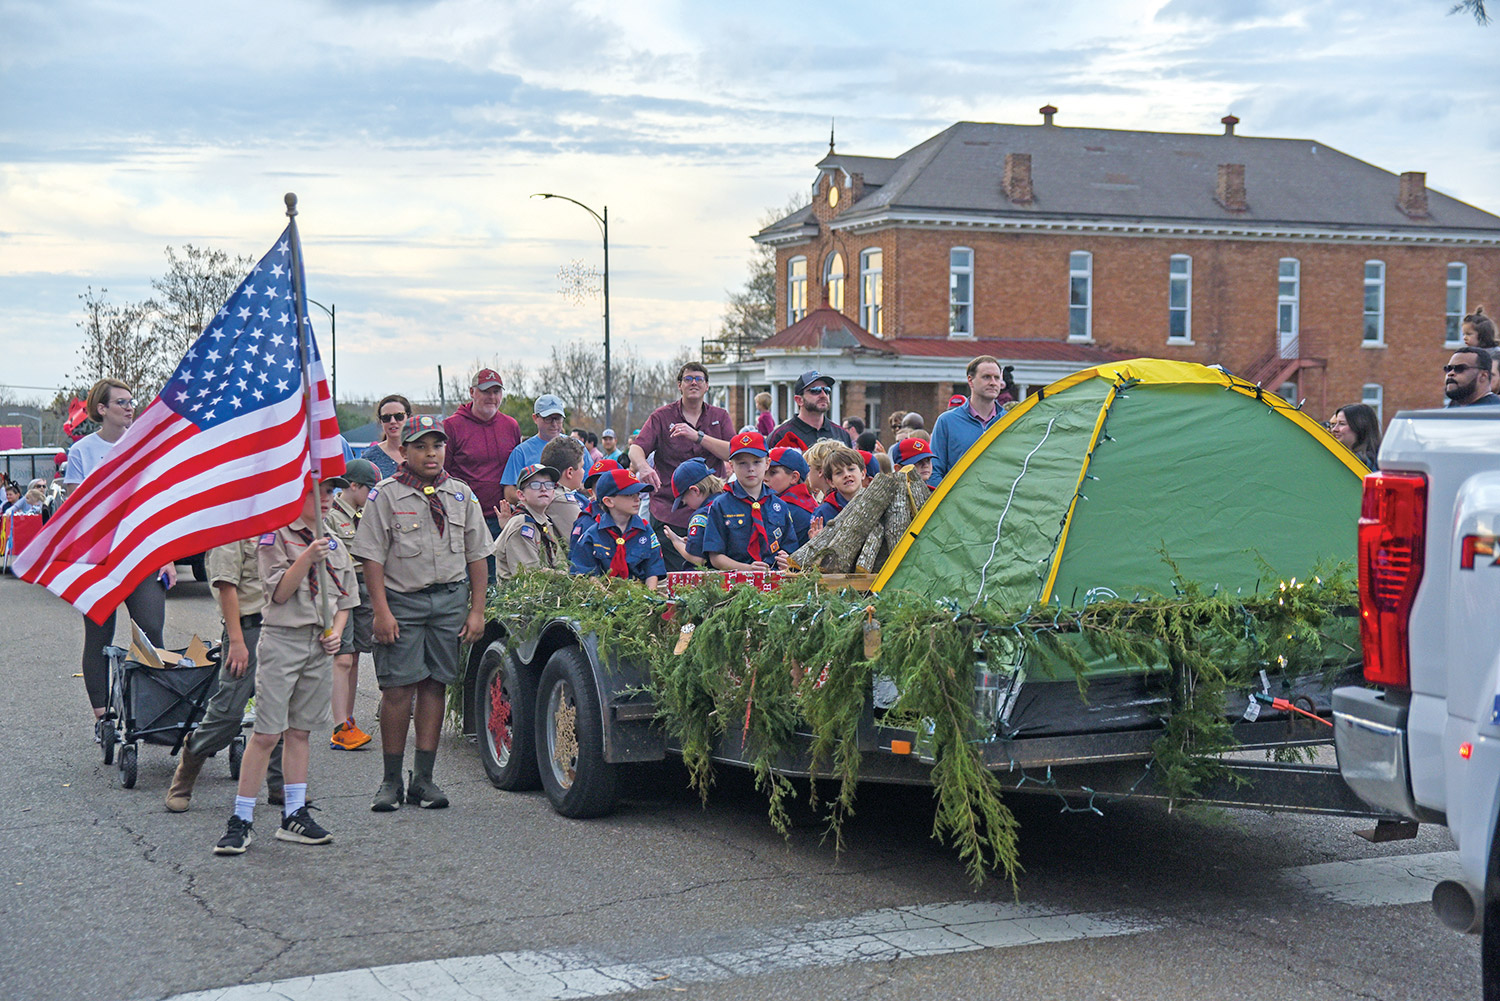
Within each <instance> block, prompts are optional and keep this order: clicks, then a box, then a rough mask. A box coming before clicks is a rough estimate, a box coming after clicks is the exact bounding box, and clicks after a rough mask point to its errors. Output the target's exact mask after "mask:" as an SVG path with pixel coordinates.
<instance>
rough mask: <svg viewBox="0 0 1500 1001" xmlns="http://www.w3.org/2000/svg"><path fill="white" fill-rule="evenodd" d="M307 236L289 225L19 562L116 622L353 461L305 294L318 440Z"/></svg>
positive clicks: (26, 572)
mask: <svg viewBox="0 0 1500 1001" xmlns="http://www.w3.org/2000/svg"><path fill="white" fill-rule="evenodd" d="M296 239H297V233H296V227H295V224H294V225H290V226H288V227H287V229H286V232H285V233H283V234H282V236H281V239H280V240H278V241H277V242H276V245H275V246H274V247H272V248H271V252H270V253H268V254H266V256H265V257H263V258H261V260H260V263H259V264H257V265H256V266H255V268H254V269H253V270H252V271H251V272H250V275H249V277H247V278H246V279H245V280H244V281H243V282H242V283H241V284H240V286H239V288H237V289H235V292H234V295H232V296H230V298H229V301H228V302H226V303H225V304H224V306H223V308H221V309H220V310H219V312H218V314H217V315H216V316H215V317H214V319H213V320H212V322H210V323H209V325H208V328H207V329H206V330H204V331H203V334H202V335H201V336H200V337H199V338H198V339H197V341H195V342H194V343H193V346H192V347H191V348H190V349H189V350H188V353H187V355H186V357H184V358H183V359H182V362H181V363H180V364H179V365H178V366H177V369H176V370H175V371H174V372H173V373H172V377H171V379H169V380H168V381H167V385H166V387H165V388H164V389H162V391H161V393H160V394H159V395H158V396H157V397H156V399H155V400H153V401H152V402H151V405H150V406H149V407H147V408H146V410H145V411H144V412H143V413H141V414H139V415H138V416H137V417H136V419H135V423H133V424H131V425H130V427H129V428H128V429H127V430H126V432H125V434H124V436H123V437H122V438H121V439H120V440H119V442H118V443H117V444H116V445H115V447H114V449H113V450H112V451H111V452H110V453H109V456H108V457H107V458H106V459H105V460H104V461H103V462H102V463H100V465H99V467H98V468H97V469H94V470H93V471H92V472H90V473H89V474H88V476H87V477H85V478H84V481H83V483H82V484H81V485H79V486H78V487H76V488H75V489H74V491H73V493H72V494H71V495H70V496H69V497H68V500H67V502H66V503H64V504H63V506H62V508H61V509H60V510H59V511H58V513H57V514H56V515H55V516H54V517H53V518H52V520H51V521H49V522H48V523H47V524H46V526H44V527H43V529H42V531H41V533H40V534H39V535H38V536H37V537H36V538H35V539H33V540H32V542H31V544H30V545H29V546H27V547H26V549H25V550H23V551H22V552H21V554H20V555H19V556H18V557H16V560H15V571H16V573H17V575H19V576H20V577H22V578H23V579H25V580H28V581H31V582H32V583H35V584H40V585H42V586H43V587H45V588H47V590H49V591H51V592H52V593H54V594H56V595H58V596H59V597H61V598H62V599H63V600H65V601H68V602H70V603H72V604H73V605H74V606H75V607H76V608H77V609H78V610H79V611H80V612H82V613H83V614H85V615H87V616H88V617H89V618H91V619H93V620H94V621H95V622H99V623H102V622H103V620H104V619H105V618H107V617H108V616H109V614H110V613H111V612H113V611H114V610H115V608H116V607H118V606H119V604H120V602H122V601H123V600H124V599H125V596H126V595H128V594H129V593H130V592H131V591H132V590H134V589H135V587H136V585H138V584H139V583H140V582H141V581H142V580H144V579H146V578H147V577H149V576H151V575H152V574H155V573H157V572H158V571H159V570H160V569H161V568H162V567H163V566H165V565H166V564H168V563H169V562H171V561H173V560H176V559H178V558H179V557H184V556H190V555H192V554H194V553H200V552H204V551H206V550H208V549H211V548H213V547H214V546H218V545H222V544H224V543H228V542H234V541H236V540H238V539H244V538H248V537H250V536H252V535H256V534H259V533H262V532H269V531H272V530H274V529H277V528H280V527H282V526H284V525H288V524H290V523H291V522H292V521H293V520H294V519H295V518H296V517H297V516H298V514H299V513H300V512H301V509H302V498H303V496H304V494H305V493H306V491H307V489H308V487H309V485H310V484H311V482H312V471H311V470H312V468H318V469H320V470H321V475H322V476H323V477H328V476H332V475H336V474H338V473H340V472H342V471H343V469H344V455H343V449H342V447H341V445H340V441H339V432H338V424H337V422H336V420H335V418H334V412H333V400H332V397H331V395H330V393H329V391H328V380H327V379H326V377H325V376H324V373H323V363H322V362H321V361H320V360H319V357H318V349H317V344H316V343H315V342H314V341H313V336H312V323H311V321H310V320H309V319H308V318H307V316H306V306H305V305H304V306H302V311H303V314H304V316H303V329H304V330H305V332H306V337H307V357H308V359H309V371H308V375H309V382H310V384H311V386H312V387H313V397H314V400H315V402H314V404H313V437H314V439H315V441H316V447H315V448H314V449H312V450H311V453H310V451H309V448H308V429H307V415H306V411H305V410H304V406H303V404H304V393H303V388H302V363H301V356H302V352H301V351H299V345H298V341H297V336H298V335H297V309H296V306H295V304H297V303H299V301H300V296H294V292H293V275H292V269H293V267H294V258H293V254H292V250H293V243H294V241H295V240H296ZM300 257H301V254H300V253H298V254H297V255H296V260H297V261H299V262H300ZM302 287H303V283H302V275H301V274H300V272H299V273H298V274H297V275H296V288H297V289H298V290H300V289H301V288H302ZM310 455H311V461H310Z"/></svg>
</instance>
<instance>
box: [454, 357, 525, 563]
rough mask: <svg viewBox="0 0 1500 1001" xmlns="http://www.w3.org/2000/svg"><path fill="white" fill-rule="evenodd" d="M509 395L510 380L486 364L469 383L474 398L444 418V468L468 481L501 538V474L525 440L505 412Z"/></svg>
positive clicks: (494, 535) (493, 534)
mask: <svg viewBox="0 0 1500 1001" xmlns="http://www.w3.org/2000/svg"><path fill="white" fill-rule="evenodd" d="M504 399H505V380H503V379H501V378H500V373H499V372H496V371H495V370H494V369H492V368H482V369H480V370H479V371H478V372H477V373H475V375H474V381H473V383H472V384H471V386H470V387H469V402H468V403H465V404H464V405H463V406H461V407H459V408H458V409H457V410H455V411H454V412H453V416H451V417H449V418H448V419H447V420H445V421H443V429H444V430H446V431H447V432H448V458H447V460H446V461H445V462H444V463H443V468H444V469H445V470H446V471H447V473H448V475H449V476H452V477H454V478H455V479H459V480H463V481H464V482H465V483H467V484H468V485H469V487H470V489H472V490H473V491H474V496H475V497H477V498H478V499H479V507H480V510H482V511H483V512H484V523H485V524H486V525H488V526H489V529H490V537H491V538H499V537H500V518H499V516H498V515H496V513H495V509H496V508H498V507H499V506H500V502H501V501H502V500H504V499H505V491H504V489H502V488H501V486H500V474H501V473H503V472H505V462H506V460H507V459H509V458H510V453H511V450H512V449H514V448H515V447H516V446H517V445H519V444H520V443H521V426H520V425H519V424H517V423H516V419H515V418H514V417H512V416H510V415H509V414H502V413H501V412H500V404H501V402H502V401H504ZM489 563H490V582H491V583H494V580H495V558H494V557H493V556H491V557H490V560H489Z"/></svg>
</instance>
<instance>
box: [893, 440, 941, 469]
mask: <svg viewBox="0 0 1500 1001" xmlns="http://www.w3.org/2000/svg"><path fill="white" fill-rule="evenodd" d="M891 458H892V459H895V460H896V465H898V466H906V465H910V464H911V463H913V462H921V461H922V460H923V459H930V458H932V446H931V445H929V444H927V443H926V442H925V441H923V440H922V439H921V438H902V439H901V440H900V441H898V442H896V447H895V448H893V449H891Z"/></svg>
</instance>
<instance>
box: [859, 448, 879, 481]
mask: <svg viewBox="0 0 1500 1001" xmlns="http://www.w3.org/2000/svg"><path fill="white" fill-rule="evenodd" d="M857 451H858V452H859V455H860V458H862V459H864V460H865V473H866V474H867V475H870V476H879V475H880V462H879V461H878V460H877V459H876V458H875V453H874V452H866V451H865V450H864V449H862V448H861V449H858V450H857Z"/></svg>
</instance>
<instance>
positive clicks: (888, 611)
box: [489, 561, 1355, 885]
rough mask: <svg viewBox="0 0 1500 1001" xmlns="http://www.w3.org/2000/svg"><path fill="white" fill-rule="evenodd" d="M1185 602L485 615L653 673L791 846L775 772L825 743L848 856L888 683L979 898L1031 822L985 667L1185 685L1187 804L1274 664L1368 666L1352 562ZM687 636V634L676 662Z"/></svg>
mask: <svg viewBox="0 0 1500 1001" xmlns="http://www.w3.org/2000/svg"><path fill="white" fill-rule="evenodd" d="M1169 562H1170V561H1169ZM1177 588H1178V593H1177V594H1176V595H1174V596H1172V597H1161V596H1149V597H1140V598H1136V599H1135V600H1110V601H1104V602H1099V603H1096V604H1092V605H1088V606H1085V607H1082V608H1064V607H1062V606H1061V605H1058V604H1054V605H1051V606H1046V607H1043V608H1034V607H1028V608H1024V609H1015V608H1006V607H1002V606H1000V605H998V604H995V603H988V602H987V603H982V604H980V605H978V606H977V607H974V608H971V609H964V608H961V607H960V606H959V605H958V604H957V603H955V602H952V601H949V600H933V599H929V598H926V597H924V596H921V595H918V594H915V593H912V592H900V591H889V590H888V591H886V592H883V593H881V594H879V595H868V594H862V593H859V592H855V591H850V590H843V591H838V590H831V589H828V588H825V587H823V586H821V584H820V579H819V577H818V576H817V575H816V574H803V575H795V576H788V577H785V578H783V580H782V584H781V587H780V589H779V590H777V591H772V592H762V591H759V590H757V589H755V588H753V587H748V586H738V587H734V588H731V589H729V590H725V589H724V587H723V585H722V577H721V576H720V575H717V574H707V575H705V577H704V580H703V582H702V583H701V584H700V585H698V586H697V587H695V588H693V589H691V590H689V591H686V592H679V593H678V594H677V596H676V597H675V598H673V599H670V600H669V599H667V598H666V597H664V596H663V595H661V594H659V593H657V592H654V591H650V590H647V589H646V588H645V587H643V586H641V585H640V584H638V583H636V582H634V581H628V580H615V579H610V578H603V577H574V576H568V575H564V574H558V573H553V572H545V571H527V572H523V573H521V574H520V575H518V576H517V577H515V578H514V579H512V580H510V581H508V582H505V583H503V584H502V585H500V586H499V587H498V588H497V589H495V590H494V591H493V592H492V596H491V602H490V609H489V612H490V617H491V618H494V619H501V620H503V621H504V623H505V625H506V627H507V631H508V642H509V643H510V645H511V646H512V648H514V646H515V645H518V644H519V643H521V642H523V641H525V640H527V639H531V638H535V636H536V635H537V633H538V631H539V630H540V629H541V627H542V626H543V625H544V624H545V622H547V621H548V620H550V619H553V618H563V619H568V620H571V621H572V622H573V623H575V625H576V628H577V629H578V630H579V632H580V633H582V634H585V635H586V634H589V633H593V634H594V635H595V636H596V637H597V640H598V647H599V650H600V651H601V653H603V652H605V651H607V652H608V653H609V655H611V656H615V657H618V658H620V659H621V660H625V661H627V662H630V663H634V664H637V665H640V666H642V667H646V668H649V677H650V679H651V680H650V682H649V684H648V686H647V687H648V691H649V694H650V696H651V697H652V698H653V700H654V701H655V703H656V707H657V720H658V723H659V724H660V725H661V726H662V727H663V729H664V730H665V732H666V733H667V734H668V735H669V736H670V737H671V739H672V740H674V741H675V742H676V744H677V745H678V746H679V747H680V748H681V752H682V757H683V761H684V763H685V764H686V766H687V769H688V772H689V775H690V781H691V783H692V785H693V787H694V788H695V789H696V790H697V791H698V793H699V795H700V796H702V797H703V798H704V799H705V800H706V799H707V796H708V792H709V789H710V788H711V786H712V784H713V766H712V758H711V755H712V753H713V749H714V746H715V744H716V743H717V742H719V741H724V742H725V743H726V745H727V746H730V747H735V746H738V747H739V748H740V749H741V750H742V752H743V754H744V756H745V758H746V759H747V760H748V761H749V762H750V765H751V768H752V770H753V772H754V775H755V782H756V786H757V788H758V789H759V790H761V791H762V792H764V793H765V794H766V796H767V800H768V804H769V812H770V819H771V822H772V824H773V825H774V826H775V827H776V829H777V830H778V831H780V832H781V833H783V834H786V833H787V831H788V829H789V819H788V814H787V810H786V806H787V797H788V796H789V795H791V794H792V792H793V788H794V787H793V786H792V784H791V783H790V782H789V781H788V779H787V778H786V777H785V775H783V774H782V772H781V770H780V769H779V767H778V765H779V763H781V762H782V761H783V760H786V761H790V758H789V757H788V756H789V755H790V754H792V753H793V752H794V751H795V749H796V740H797V737H796V734H797V732H798V730H799V729H800V730H802V731H803V732H810V733H811V734H812V740H811V758H812V770H813V772H814V774H815V775H817V776H818V777H820V778H829V779H832V780H834V781H835V782H836V783H837V786H838V794H837V796H836V797H835V798H834V799H833V800H832V802H830V803H828V804H826V814H825V815H826V817H827V821H828V836H830V837H831V838H832V839H833V840H834V843H835V845H836V846H838V847H842V825H843V822H844V820H845V819H846V818H847V817H848V816H849V815H850V814H851V813H852V812H853V810H854V802H855V791H856V787H857V783H858V779H859V769H860V751H859V747H858V743H857V733H858V728H859V721H860V718H861V716H862V714H863V712H864V708H865V700H866V698H867V696H868V693H869V691H870V688H871V685H872V684H873V683H874V681H875V679H876V678H877V677H880V678H885V679H889V680H890V681H892V682H894V684H895V685H896V688H897V689H898V691H899V693H900V695H899V699H898V701H897V702H896V704H895V705H894V706H892V707H891V708H890V709H889V710H888V711H887V713H886V716H885V718H884V722H885V723H886V724H887V725H898V726H907V727H909V728H912V729H916V730H918V732H919V733H921V732H923V731H924V730H925V732H927V733H928V734H930V741H931V754H932V758H933V761H934V764H933V767H932V772H931V779H932V783H933V788H934V796H935V798H936V800H937V809H936V815H935V819H934V825H933V835H934V836H935V837H937V838H938V839H940V840H941V841H943V842H944V843H947V844H949V845H952V846H953V847H955V848H956V849H957V850H958V853H959V856H960V858H962V859H963V861H964V864H965V866H966V868H967V869H968V871H969V874H970V876H971V877H972V878H973V879H974V881H975V882H976V883H977V882H979V881H981V880H982V879H983V877H984V875H985V873H986V872H990V871H1002V872H1004V874H1005V876H1006V877H1007V878H1008V879H1010V881H1011V882H1012V884H1013V885H1014V884H1015V882H1016V879H1017V876H1018V874H1019V871H1020V862H1019V855H1018V851H1017V836H1018V826H1017V823H1016V820H1015V818H1014V816H1013V815H1012V814H1011V812H1010V810H1009V809H1008V808H1007V807H1006V806H1005V804H1004V803H1003V802H1002V801H1001V797H1000V791H1001V787H1000V783H999V782H998V780H997V779H996V778H995V776H994V775H993V774H992V773H991V772H990V771H989V770H988V769H986V768H985V766H984V759H983V755H982V752H981V749H980V746H981V744H982V743H983V742H985V741H988V740H994V739H999V738H997V737H996V735H995V732H994V729H993V726H990V725H987V724H984V723H981V721H980V720H978V719H977V718H976V716H975V712H974V707H973V702H974V694H975V689H974V664H975V662H976V660H977V659H978V658H984V659H986V660H987V661H988V663H989V664H991V665H1000V666H1001V667H1005V668H1008V667H1009V665H1014V664H1017V663H1020V662H1021V661H1022V659H1023V658H1024V659H1025V660H1026V662H1027V663H1029V664H1034V663H1037V662H1046V663H1049V664H1051V665H1054V675H1055V676H1063V677H1066V676H1067V675H1066V672H1067V671H1071V672H1072V673H1073V675H1074V676H1075V677H1076V678H1077V680H1078V684H1079V688H1080V691H1085V690H1086V686H1087V674H1088V661H1089V658H1090V657H1091V656H1093V657H1098V656H1106V655H1107V656H1112V657H1114V658H1116V659H1118V660H1119V661H1120V662H1122V663H1124V664H1127V665H1129V666H1132V667H1135V668H1139V669H1142V670H1147V671H1163V670H1170V678H1171V681H1172V686H1173V700H1172V706H1173V708H1172V713H1171V715H1170V716H1168V718H1167V719H1166V721H1165V723H1166V726H1165V729H1164V730H1163V732H1162V734H1161V736H1160V737H1159V738H1158V739H1157V741H1156V742H1155V746H1154V752H1155V767H1156V768H1157V769H1158V771H1159V772H1160V773H1161V775H1162V779H1161V780H1162V782H1163V784H1164V787H1165V789H1166V790H1167V791H1168V792H1169V794H1170V795H1171V796H1172V797H1173V798H1174V799H1179V798H1180V799H1191V798H1192V797H1193V796H1194V795H1195V794H1196V793H1197V792H1198V791H1199V790H1200V789H1201V788H1202V786H1203V784H1204V783H1205V782H1206V781H1208V780H1209V779H1211V778H1214V777H1217V776H1220V775H1223V774H1227V772H1226V769H1225V767H1224V765H1223V764H1221V762H1220V760H1219V757H1220V755H1221V754H1223V753H1224V752H1225V751H1229V750H1233V749H1234V747H1235V741H1234V738H1233V735H1232V732H1231V729H1230V726H1231V721H1230V720H1229V719H1227V718H1226V716H1225V710H1224V705H1225V696H1226V695H1227V694H1228V693H1229V692H1230V691H1235V690H1249V689H1258V688H1259V687H1260V682H1259V673H1260V671H1261V670H1262V669H1265V668H1269V669H1271V670H1274V671H1275V672H1276V673H1278V674H1280V675H1282V676H1284V677H1298V676H1306V675H1310V674H1321V675H1322V676H1324V677H1326V678H1332V677H1333V676H1334V674H1336V673H1337V672H1338V671H1340V670H1342V669H1344V667H1345V666H1346V665H1347V663H1348V661H1349V660H1350V658H1351V654H1354V653H1355V651H1354V648H1353V645H1352V642H1353V633H1352V631H1351V627H1350V621H1349V619H1348V617H1347V615H1345V616H1342V617H1341V613H1344V612H1347V611H1348V610H1349V609H1350V607H1351V606H1352V605H1353V604H1354V586H1353V581H1352V578H1351V575H1350V573H1349V571H1348V569H1347V567H1341V568H1338V569H1335V570H1330V571H1328V572H1325V573H1320V574H1319V575H1318V576H1316V577H1315V578H1314V579H1313V580H1312V581H1306V582H1298V581H1296V580H1292V581H1286V582H1281V583H1280V584H1279V586H1278V587H1276V588H1274V589H1268V590H1266V591H1262V592H1260V593H1257V594H1255V595H1251V596H1246V595H1241V594H1234V595H1230V594H1221V593H1219V591H1218V589H1215V590H1214V591H1213V592H1210V593H1205V591H1204V590H1203V589H1202V588H1200V587H1198V586H1196V585H1193V584H1192V583H1191V582H1186V581H1179V583H1178V585H1177ZM877 623H878V635H879V642H878V644H873V645H867V644H866V633H867V627H869V628H872V629H873V628H876V626H875V624H877ZM684 626H691V627H692V631H691V638H690V639H689V640H688V641H687V642H686V646H685V648H683V649H682V652H681V653H677V652H675V651H676V650H677V649H678V648H680V647H681V641H682V635H683V633H682V630H683V627H684ZM1057 667H1060V668H1062V669H1063V673H1061V674H1058V672H1057V671H1056V670H1055V668H1057ZM812 795H813V796H814V797H816V795H817V784H816V783H813V784H812ZM814 805H815V806H817V805H818V804H816V803H814Z"/></svg>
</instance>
